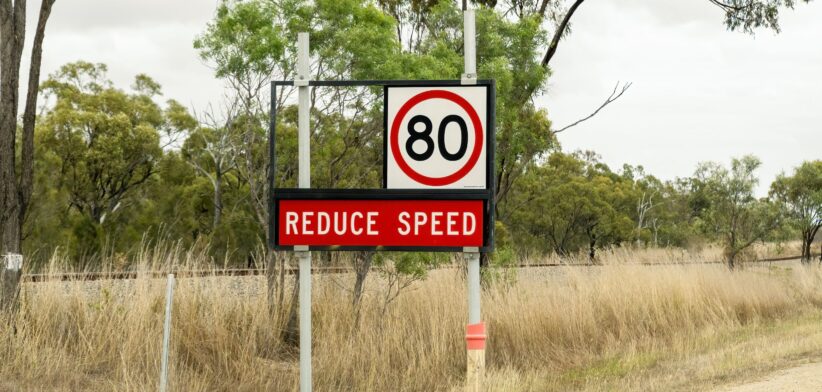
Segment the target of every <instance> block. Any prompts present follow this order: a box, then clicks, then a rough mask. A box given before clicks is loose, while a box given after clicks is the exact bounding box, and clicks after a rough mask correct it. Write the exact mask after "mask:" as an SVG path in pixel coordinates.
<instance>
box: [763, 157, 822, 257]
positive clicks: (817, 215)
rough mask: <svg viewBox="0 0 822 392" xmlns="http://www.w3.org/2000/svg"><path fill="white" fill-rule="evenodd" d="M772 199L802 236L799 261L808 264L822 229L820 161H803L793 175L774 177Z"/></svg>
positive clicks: (821, 172)
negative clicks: (781, 207) (782, 209)
mask: <svg viewBox="0 0 822 392" xmlns="http://www.w3.org/2000/svg"><path fill="white" fill-rule="evenodd" d="M771 197H772V198H774V199H775V200H776V201H777V202H778V203H780V204H781V205H782V206H783V208H784V209H785V211H786V214H787V218H788V220H789V223H790V224H791V226H793V227H794V228H795V229H796V230H798V231H799V232H800V233H801V236H802V261H803V262H805V263H807V262H810V261H811V257H812V249H811V245H812V244H813V241H814V239H815V238H816V234H817V233H818V232H819V229H820V228H822V161H818V160H817V161H810V162H803V163H802V165H800V166H799V167H797V168H796V169H795V170H794V172H793V175H792V176H786V175H784V174H782V175H780V176H779V177H777V179H776V180H775V181H774V182H773V183H772V184H771ZM820 257H821V258H822V249H820Z"/></svg>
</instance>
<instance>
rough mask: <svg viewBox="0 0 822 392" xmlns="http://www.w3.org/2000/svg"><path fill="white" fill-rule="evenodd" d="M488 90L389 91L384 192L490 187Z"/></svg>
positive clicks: (478, 87) (434, 88)
mask: <svg viewBox="0 0 822 392" xmlns="http://www.w3.org/2000/svg"><path fill="white" fill-rule="evenodd" d="M488 90H489V86H487V85H476V86H430V87H405V86H388V87H386V89H385V131H386V132H385V172H384V176H385V186H386V188H388V189H488V179H489V176H488V168H489V162H488V158H489V152H488V145H489V132H488V123H489V118H488V106H489V101H488V98H489V91H488Z"/></svg>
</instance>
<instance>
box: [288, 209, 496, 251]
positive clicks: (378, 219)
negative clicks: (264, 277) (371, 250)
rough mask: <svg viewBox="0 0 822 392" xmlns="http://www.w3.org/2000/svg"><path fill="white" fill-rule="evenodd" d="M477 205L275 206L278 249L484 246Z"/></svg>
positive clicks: (480, 218)
mask: <svg viewBox="0 0 822 392" xmlns="http://www.w3.org/2000/svg"><path fill="white" fill-rule="evenodd" d="M483 209H484V202H483V201H482V200H280V201H279V203H278V213H277V220H278V222H277V223H278V224H277V227H278V232H277V242H278V245H280V246H294V245H309V246H369V247H370V246H375V247H378V246H395V247H405V246H408V247H466V246H471V247H481V246H483V227H484V226H483V224H484V222H483V212H484V211H483Z"/></svg>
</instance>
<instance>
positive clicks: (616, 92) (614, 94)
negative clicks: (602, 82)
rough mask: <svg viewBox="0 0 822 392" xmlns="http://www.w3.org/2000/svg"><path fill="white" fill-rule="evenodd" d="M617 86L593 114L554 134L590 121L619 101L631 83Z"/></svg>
mask: <svg viewBox="0 0 822 392" xmlns="http://www.w3.org/2000/svg"><path fill="white" fill-rule="evenodd" d="M619 84H620V82H617V84H616V85H615V86H614V91H612V92H611V95H609V96H608V98H606V99H605V102H603V103H602V105H599V107H598V108H597V109H596V110H594V112H593V113H591V114H589V115H588V116H586V117H583V118H581V119H579V120H577V121H574V122H573V123H571V124H568V125H566V126H564V127H562V128H560V129H559V130H556V131H554V134H558V133H560V132H564V131H566V130H568V129H569V128H572V127H575V126H577V125H579V124H581V123H583V122H585V121H587V120H590V119H591V118H592V117H594V116H596V115H597V114H599V112H600V111H601V110H602V109H604V108H605V107H606V106H608V105H610V104H612V103H613V102H614V101H616V100H617V99H619V97H621V96H622V94H625V92H626V91H628V89H629V88H631V85H632V83H630V82H628V83H625V84H623V85H622V87H621V88H620V86H619Z"/></svg>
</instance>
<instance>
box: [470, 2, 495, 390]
mask: <svg viewBox="0 0 822 392" xmlns="http://www.w3.org/2000/svg"><path fill="white" fill-rule="evenodd" d="M463 16H464V29H463V30H464V31H463V41H464V48H463V51H464V55H465V73H464V74H463V75H462V84H465V85H474V84H477V36H476V19H475V15H474V10H465V12H464V15H463ZM491 110H493V109H491ZM489 137H493V135H491V136H489ZM487 185H488V186H489V187H490V186H491V184H487ZM491 189H493V187H492V188H491ZM491 197H493V195H491ZM489 224H490V225H493V224H494V222H493V221H492V222H489ZM463 255H464V259H465V260H466V262H467V263H468V271H467V272H468V279H467V281H468V325H467V326H466V331H465V341H466V349H467V361H466V363H467V369H466V377H465V382H466V390H468V391H477V392H479V391H480V390H481V386H482V376H483V373H484V371H485V338H486V336H485V324H484V323H483V322H482V321H481V320H482V318H481V317H480V295H481V290H482V289H481V287H480V253H479V250H478V249H476V248H473V249H471V248H465V249H464V251H463Z"/></svg>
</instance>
